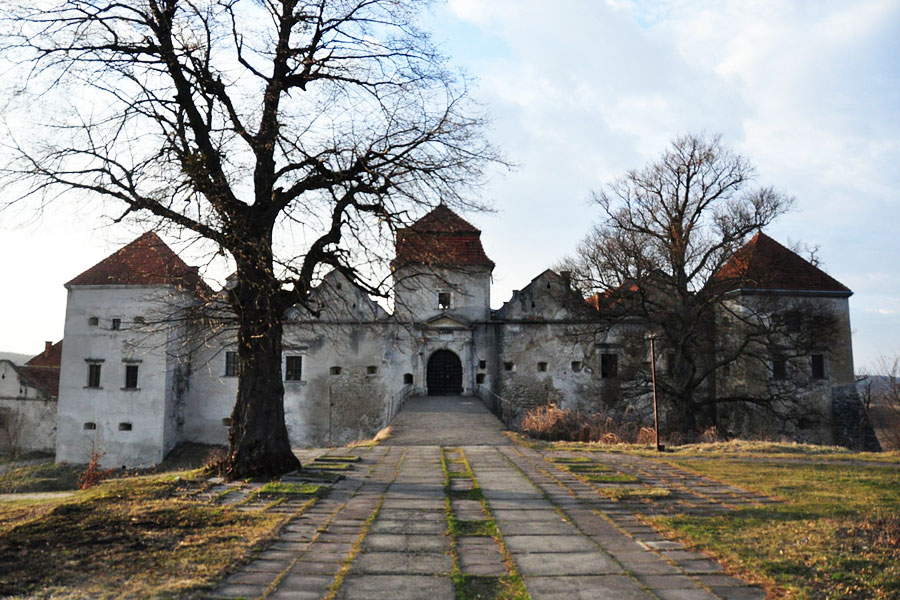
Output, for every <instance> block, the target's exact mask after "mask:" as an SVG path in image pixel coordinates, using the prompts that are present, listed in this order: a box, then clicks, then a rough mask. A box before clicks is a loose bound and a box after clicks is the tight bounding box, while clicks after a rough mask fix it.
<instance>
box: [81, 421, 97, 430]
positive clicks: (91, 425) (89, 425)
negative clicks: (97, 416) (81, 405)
mask: <svg viewBox="0 0 900 600" xmlns="http://www.w3.org/2000/svg"><path fill="white" fill-rule="evenodd" d="M83 428H84V430H85V431H94V430H95V429H97V424H96V423H94V422H93V421H88V422H87V423H85V424H84V425H83Z"/></svg>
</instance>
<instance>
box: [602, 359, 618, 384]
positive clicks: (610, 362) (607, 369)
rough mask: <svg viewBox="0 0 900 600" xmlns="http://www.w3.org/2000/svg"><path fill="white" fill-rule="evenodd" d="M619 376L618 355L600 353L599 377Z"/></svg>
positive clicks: (610, 377) (611, 377)
mask: <svg viewBox="0 0 900 600" xmlns="http://www.w3.org/2000/svg"><path fill="white" fill-rule="evenodd" d="M618 376H619V356H618V355H617V354H601V355H600V377H602V378H603V379H613V378H615V377H618Z"/></svg>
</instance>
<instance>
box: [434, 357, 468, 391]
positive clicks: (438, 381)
mask: <svg viewBox="0 0 900 600" xmlns="http://www.w3.org/2000/svg"><path fill="white" fill-rule="evenodd" d="M425 384H426V385H427V387H428V395H429V396H456V395H459V394H461V393H462V390H463V386H462V362H461V361H460V360H459V356H457V355H456V353H454V352H451V351H450V350H438V351H437V352H435V353H434V354H432V355H431V357H430V358H429V359H428V368H427V372H426V374H425Z"/></svg>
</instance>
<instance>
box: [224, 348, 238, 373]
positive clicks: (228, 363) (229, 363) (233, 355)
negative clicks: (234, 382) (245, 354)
mask: <svg viewBox="0 0 900 600" xmlns="http://www.w3.org/2000/svg"><path fill="white" fill-rule="evenodd" d="M239 364H240V363H239V362H238V353H237V352H226V353H225V377H237V375H238V365H239Z"/></svg>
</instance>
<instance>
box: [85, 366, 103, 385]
mask: <svg viewBox="0 0 900 600" xmlns="http://www.w3.org/2000/svg"><path fill="white" fill-rule="evenodd" d="M100 366H101V365H100V364H99V363H91V364H89V365H88V377H87V386H88V387H89V388H98V387H100Z"/></svg>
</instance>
